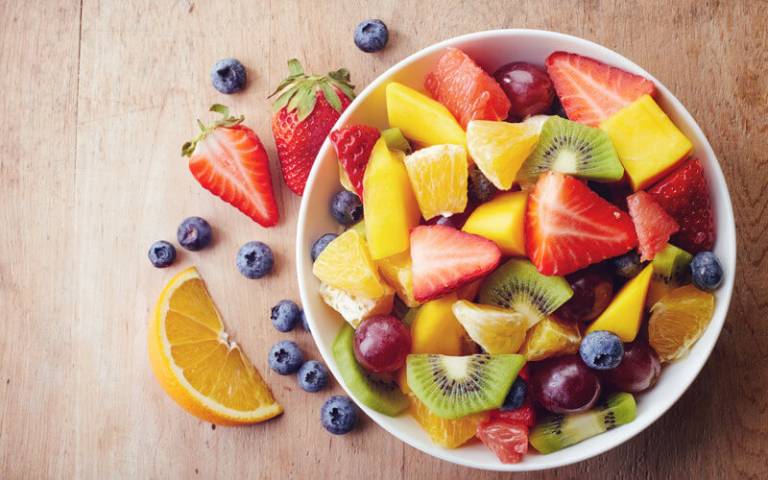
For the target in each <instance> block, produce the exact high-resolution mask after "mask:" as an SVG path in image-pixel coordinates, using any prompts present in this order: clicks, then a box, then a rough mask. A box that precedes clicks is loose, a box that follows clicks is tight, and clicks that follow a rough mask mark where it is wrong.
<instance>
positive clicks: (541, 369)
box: [530, 355, 600, 413]
mask: <svg viewBox="0 0 768 480" xmlns="http://www.w3.org/2000/svg"><path fill="white" fill-rule="evenodd" d="M530 386H531V391H532V392H533V397H534V398H535V399H536V401H537V402H539V405H541V406H542V407H544V408H545V409H547V410H549V411H550V412H553V413H575V412H582V411H584V410H588V409H590V408H591V407H592V406H593V405H594V404H595V402H596V401H597V398H598V397H599V396H600V380H599V379H598V377H597V375H595V373H594V372H593V371H592V370H590V369H589V367H587V366H586V365H584V363H583V362H582V361H581V359H580V358H579V357H578V356H577V355H567V356H564V357H555V358H550V359H548V360H544V361H542V362H536V363H533V364H531V383H530Z"/></svg>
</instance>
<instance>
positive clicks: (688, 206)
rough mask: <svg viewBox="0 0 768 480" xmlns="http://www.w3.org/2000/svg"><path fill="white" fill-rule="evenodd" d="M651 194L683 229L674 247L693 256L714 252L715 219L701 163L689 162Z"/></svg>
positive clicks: (673, 240)
mask: <svg viewBox="0 0 768 480" xmlns="http://www.w3.org/2000/svg"><path fill="white" fill-rule="evenodd" d="M648 193H650V194H651V195H652V196H653V198H654V200H656V201H657V202H658V203H659V205H661V207H662V208H663V209H664V210H666V212H667V213H668V214H669V215H670V216H671V217H672V218H673V219H675V221H676V222H677V223H678V224H679V225H680V231H679V232H677V234H676V235H674V236H673V237H672V243H674V244H675V245H677V246H678V247H680V248H682V249H685V250H687V251H688V252H690V253H692V254H696V253H699V252H702V251H705V250H712V247H713V246H714V245H715V215H714V213H713V212H712V200H711V199H710V196H709V186H708V185H707V179H706V178H704V173H703V171H702V168H701V162H699V160H697V159H695V158H694V159H691V160H688V161H686V162H685V163H684V164H683V165H681V166H680V167H678V168H677V170H675V171H674V172H672V173H671V174H670V175H669V176H668V177H666V178H663V179H662V180H661V181H659V183H657V184H656V185H654V186H653V187H651V189H650V190H648Z"/></svg>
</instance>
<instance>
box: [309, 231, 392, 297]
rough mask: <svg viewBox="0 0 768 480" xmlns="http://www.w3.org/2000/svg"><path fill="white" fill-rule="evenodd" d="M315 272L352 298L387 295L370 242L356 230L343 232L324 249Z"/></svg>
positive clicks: (324, 281) (327, 282)
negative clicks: (372, 254) (374, 261)
mask: <svg viewBox="0 0 768 480" xmlns="http://www.w3.org/2000/svg"><path fill="white" fill-rule="evenodd" d="M366 226H367V224H366ZM312 273H314V274H315V276H316V277H317V278H318V279H319V280H320V281H321V282H323V283H326V284H328V285H330V286H332V287H335V288H338V289H339V290H344V291H345V292H347V293H349V294H350V295H358V296H361V297H365V298H380V297H382V296H383V295H384V294H385V293H386V291H385V288H384V283H383V282H382V280H381V277H380V276H379V270H378V268H377V267H376V265H375V264H374V263H373V260H372V259H371V253H370V251H369V250H368V243H367V242H366V241H365V237H363V236H362V235H360V233H358V232H357V230H354V229H350V230H347V231H346V232H344V233H342V234H341V235H339V236H338V237H336V238H335V239H334V240H333V241H332V242H331V243H329V244H328V246H327V247H325V250H323V252H322V253H321V254H320V255H319V256H318V257H317V260H315V264H314V265H313V266H312Z"/></svg>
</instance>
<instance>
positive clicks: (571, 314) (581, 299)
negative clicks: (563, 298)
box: [557, 268, 613, 322]
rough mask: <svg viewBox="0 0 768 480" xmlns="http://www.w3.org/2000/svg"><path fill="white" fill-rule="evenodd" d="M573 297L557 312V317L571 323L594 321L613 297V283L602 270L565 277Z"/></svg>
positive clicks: (580, 272) (581, 271)
mask: <svg viewBox="0 0 768 480" xmlns="http://www.w3.org/2000/svg"><path fill="white" fill-rule="evenodd" d="M566 279H567V280H568V283H570V284H571V288H572V289H573V296H572V297H571V298H570V300H568V301H567V302H565V304H563V306H562V307H560V308H559V309H558V310H557V316H558V317H559V318H562V319H563V320H569V321H572V322H588V321H590V320H594V319H596V318H597V317H598V316H599V315H600V314H601V313H603V311H604V310H605V309H606V308H608V304H609V303H611V298H612V297H613V282H612V281H611V277H610V276H609V275H608V274H606V273H605V272H604V271H603V270H600V269H597V268H589V269H585V270H579V271H578V272H575V273H572V274H570V275H568V276H567V277H566Z"/></svg>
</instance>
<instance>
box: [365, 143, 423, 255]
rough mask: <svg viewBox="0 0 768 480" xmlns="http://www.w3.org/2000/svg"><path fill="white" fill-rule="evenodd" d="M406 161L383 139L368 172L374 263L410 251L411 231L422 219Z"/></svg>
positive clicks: (367, 225)
mask: <svg viewBox="0 0 768 480" xmlns="http://www.w3.org/2000/svg"><path fill="white" fill-rule="evenodd" d="M404 157H405V154H404V153H402V152H399V151H391V150H390V149H389V148H387V143H386V142H385V141H384V139H383V138H380V139H379V140H378V141H377V142H376V145H374V147H373V152H372V153H371V158H370V160H369V161H368V167H367V168H366V169H365V177H364V179H363V196H364V199H363V205H364V209H365V212H364V214H365V232H366V238H367V240H368V246H369V248H370V249H371V256H372V257H373V259H374V260H378V259H380V258H385V257H391V256H392V255H396V254H398V253H401V252H404V251H406V250H408V236H409V234H410V231H411V229H412V228H413V227H415V226H416V225H418V224H419V219H420V218H421V213H420V212H419V206H418V204H417V203H416V197H415V196H414V194H413V190H412V189H411V182H410V180H409V179H408V172H407V171H406V169H405V165H404V164H403V158H404Z"/></svg>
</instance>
